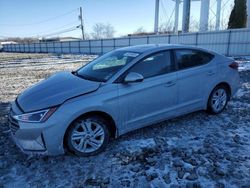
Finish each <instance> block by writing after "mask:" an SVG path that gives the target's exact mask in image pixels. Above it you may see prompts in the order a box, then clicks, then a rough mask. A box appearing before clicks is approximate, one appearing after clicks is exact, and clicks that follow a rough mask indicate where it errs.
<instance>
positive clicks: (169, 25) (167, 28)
mask: <svg viewBox="0 0 250 188" xmlns="http://www.w3.org/2000/svg"><path fill="white" fill-rule="evenodd" d="M158 30H159V33H171V32H173V30H174V23H173V22H172V21H169V22H165V23H162V24H161V25H160V26H159V29H158Z"/></svg>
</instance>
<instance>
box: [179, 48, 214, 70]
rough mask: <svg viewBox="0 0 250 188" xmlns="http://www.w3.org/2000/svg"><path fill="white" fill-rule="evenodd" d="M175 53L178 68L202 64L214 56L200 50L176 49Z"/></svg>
mask: <svg viewBox="0 0 250 188" xmlns="http://www.w3.org/2000/svg"><path fill="white" fill-rule="evenodd" d="M175 54H176V59H177V63H178V67H179V69H186V68H190V67H196V66H199V65H204V64H206V63H208V62H210V61H211V60H212V59H213V58H214V55H212V54H210V53H207V52H203V51H200V50H189V49H185V50H176V51H175Z"/></svg>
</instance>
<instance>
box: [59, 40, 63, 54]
mask: <svg viewBox="0 0 250 188" xmlns="http://www.w3.org/2000/svg"><path fill="white" fill-rule="evenodd" d="M60 47H61V54H62V53H63V47H62V42H60Z"/></svg>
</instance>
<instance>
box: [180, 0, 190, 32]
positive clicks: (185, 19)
mask: <svg viewBox="0 0 250 188" xmlns="http://www.w3.org/2000/svg"><path fill="white" fill-rule="evenodd" d="M190 3H191V0H183V14H182V33H187V32H188V31H189V22H190Z"/></svg>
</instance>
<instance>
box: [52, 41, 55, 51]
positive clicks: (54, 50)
mask: <svg viewBox="0 0 250 188" xmlns="http://www.w3.org/2000/svg"><path fill="white" fill-rule="evenodd" d="M52 44H53V52H54V53H56V48H55V42H52Z"/></svg>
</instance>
